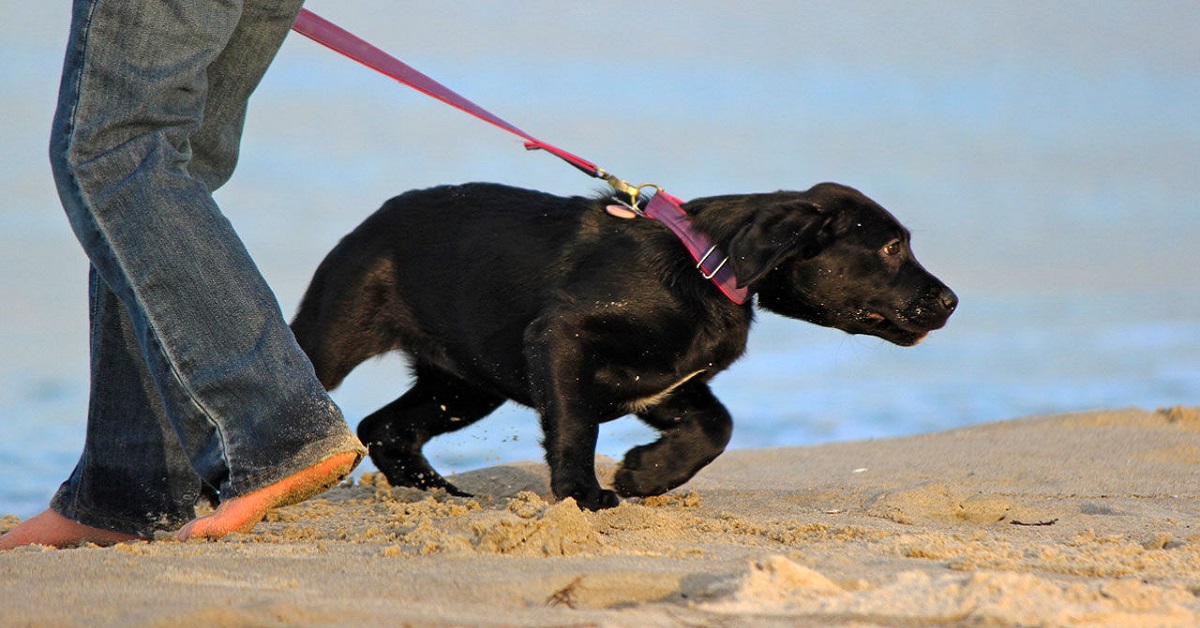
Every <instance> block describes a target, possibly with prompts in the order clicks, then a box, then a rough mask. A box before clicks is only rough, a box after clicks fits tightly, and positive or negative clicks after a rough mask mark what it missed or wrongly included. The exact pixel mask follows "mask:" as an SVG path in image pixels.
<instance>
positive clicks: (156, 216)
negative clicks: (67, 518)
mask: <svg viewBox="0 0 1200 628" xmlns="http://www.w3.org/2000/svg"><path fill="white" fill-rule="evenodd" d="M291 5H292V10H291V11H290V12H291V15H292V16H294V14H295V10H297V9H298V3H296V2H292V3H291ZM241 19H242V13H241V7H239V6H236V4H235V3H228V2H213V1H200V0H191V1H182V0H180V1H177V2H158V1H156V2H110V1H106V0H78V1H77V3H76V12H75V16H74V22H73V28H72V31H73V34H72V38H71V46H70V48H69V49H68V55H67V64H66V67H65V69H64V80H63V92H62V95H61V98H60V107H59V112H58V116H56V123H55V131H54V141H53V142H52V147H51V160H52V165H53V166H54V172H55V178H56V182H57V183H58V185H59V192H60V196H61V197H62V200H63V205H64V207H65V209H66V211H67V214H68V216H69V217H70V219H71V223H72V227H73V228H74V230H75V232H76V234H77V236H78V237H79V239H80V242H81V243H82V244H83V246H84V249H85V251H86V252H87V253H88V257H89V259H91V260H92V263H93V265H94V266H95V268H96V269H97V271H98V273H99V275H100V277H101V278H102V280H103V282H104V283H105V284H106V285H107V286H108V287H109V288H111V289H112V290H113V292H114V293H115V294H116V296H117V297H118V298H119V299H120V300H121V302H122V303H123V304H124V305H125V307H126V308H127V309H128V312H129V315H130V322H131V326H132V329H133V333H134V334H135V336H136V338H137V339H138V342H139V345H140V347H141V349H142V353H143V355H144V357H145V359H146V361H147V367H148V371H149V373H151V375H152V378H153V381H154V383H155V386H156V391H157V393H158V395H159V396H160V397H161V398H162V399H163V400H164V402H165V403H164V408H165V411H166V415H167V417H168V418H169V420H170V422H171V424H172V426H173V428H174V430H175V432H176V434H177V435H178V437H179V440H180V443H181V445H182V451H183V452H184V453H185V455H186V457H187V458H188V460H189V461H190V466H191V467H192V469H193V470H194V471H195V472H196V474H197V475H198V477H199V478H200V479H201V480H202V481H203V482H205V483H206V484H208V485H209V486H211V487H213V488H215V489H217V490H218V491H219V493H220V496H221V498H222V500H223V502H225V503H223V506H224V505H226V504H228V503H231V502H233V500H234V499H235V498H239V497H254V500H252V501H256V505H255V507H254V508H250V509H248V512H249V513H250V514H249V515H246V514H245V513H246V512H247V509H245V508H230V509H226V510H227V511H236V512H237V513H239V514H237V516H236V517H233V518H232V519H229V520H228V521H227V522H225V523H221V519H222V518H221V517H220V516H218V517H217V521H216V522H215V523H218V524H220V525H213V526H203V525H202V526H199V528H197V526H194V525H193V526H191V528H190V530H191V531H192V532H196V531H197V530H199V532H200V533H201V534H198V535H202V536H209V537H212V536H219V535H220V533H222V530H226V531H232V530H234V529H242V528H244V527H245V525H246V523H245V521H244V519H246V517H247V516H249V517H250V518H254V517H255V516H258V517H260V516H261V514H258V512H259V511H260V510H261V511H263V512H265V508H262V505H263V504H270V505H276V504H280V503H286V502H289V501H295V500H296V499H298V498H301V497H304V496H307V495H308V494H311V492H312V491H313V490H315V489H314V487H320V488H324V487H326V486H328V485H329V484H331V483H334V482H336V481H337V479H338V477H339V476H340V475H341V474H343V473H344V472H348V471H349V469H350V468H351V467H352V466H353V465H354V464H355V463H356V462H357V461H358V459H359V458H360V457H361V454H362V447H361V445H360V444H359V443H358V442H357V440H356V439H355V438H354V437H353V434H352V433H351V432H350V431H349V428H348V426H347V425H346V424H345V420H344V419H343V418H342V416H341V414H340V412H339V411H338V409H337V408H336V406H334V405H333V403H332V401H331V400H330V399H329V398H328V396H327V395H326V394H325V392H324V390H323V389H322V388H321V387H320V384H319V383H318V382H317V381H316V378H315V376H314V375H313V373H312V368H311V365H310V364H309V363H308V361H307V359H306V358H305V357H304V355H303V353H302V352H301V351H300V350H299V348H298V347H297V346H296V344H295V341H294V339H293V338H292V336H291V333H290V331H289V330H288V328H287V325H286V323H285V321H284V320H283V317H282V313H281V312H280V311H279V309H278V305H277V304H276V302H275V300H274V296H273V295H272V294H271V292H270V290H269V289H268V288H267V286H266V284H265V282H264V281H263V280H262V277H261V275H260V274H259V273H258V271H257V269H256V268H255V266H254V264H253V262H252V261H251V260H250V258H249V255H248V253H247V252H246V251H245V248H244V246H243V245H242V243H241V241H240V239H239V238H238V237H237V235H236V233H234V231H233V229H232V227H231V225H230V224H229V223H228V221H227V220H226V219H225V218H224V217H223V216H222V215H221V213H220V211H219V209H218V208H217V207H216V205H215V203H214V201H213V200H212V197H211V194H210V191H211V187H215V185H218V184H219V183H220V182H221V181H222V180H223V179H224V177H225V176H227V175H224V174H222V175H214V174H204V173H199V174H200V176H203V177H204V178H205V179H208V181H203V180H201V179H199V178H197V176H193V175H192V174H191V172H190V171H189V167H190V162H191V157H192V150H193V145H192V143H191V138H192V136H193V135H196V134H198V133H199V132H200V129H201V128H202V123H203V120H204V112H205V106H206V98H207V97H208V95H209V90H210V89H211V88H212V85H213V83H212V81H210V79H209V76H208V68H209V66H210V65H211V64H213V63H214V61H215V60H216V59H217V58H218V57H219V56H220V55H221V54H222V51H224V50H225V49H226V47H227V44H228V43H230V42H231V40H232V39H234V37H235V32H236V31H237V30H238V29H239V28H241V27H240V26H239V20H241ZM289 25H290V19H288V18H287V16H284V19H282V20H277V22H276V23H274V24H270V25H267V26H266V27H264V28H267V29H268V30H270V29H274V30H273V32H274V43H273V46H274V47H270V46H267V47H264V48H262V49H260V50H258V51H257V55H258V58H259V60H260V64H261V66H262V67H265V65H266V64H267V63H269V61H270V58H271V56H272V55H273V54H274V52H275V50H276V49H277V47H278V42H279V41H280V40H282V37H283V35H284V34H286V31H287V28H288V26H289ZM268 39H270V38H266V37H263V36H261V35H260V36H259V37H257V38H256V41H258V42H260V43H262V42H264V41H266V40H268ZM246 56H247V57H249V56H252V55H249V54H247V55H246ZM251 75H252V76H253V80H254V81H257V76H258V75H261V70H259V71H257V72H256V73H251ZM250 89H252V86H251V88H250ZM250 89H244V91H245V93H248V92H249V91H250ZM232 118H234V119H237V118H238V116H232ZM238 128H240V120H239V122H238ZM218 144H219V143H218ZM234 144H236V142H234ZM196 163H197V166H198V168H200V169H203V168H208V170H207V172H208V173H213V172H217V171H218V170H219V168H212V167H209V166H208V164H210V163H214V161H212V160H198V161H197V162H196ZM231 167H232V166H229V168H231ZM210 184H212V185H211V186H210ZM97 449H99V450H103V451H105V453H104V454H103V455H107V456H122V455H129V453H130V452H125V451H116V450H111V449H110V448H106V447H104V446H100V447H97ZM331 460H332V461H334V463H335V464H332V465H329V464H325V463H328V462H330V461H331ZM326 467H330V468H326ZM297 474H301V475H304V476H306V478H305V480H304V481H295V480H294V477H295V476H296V475H297ZM281 483H282V484H281ZM277 485H281V486H282V488H280V487H279V486H277ZM273 487H274V488H273ZM268 489H271V490H268ZM264 490H266V491H267V493H268V495H267V496H266V497H262V493H261V492H262V491H264ZM280 492H282V493H283V494H282V495H279V494H277V493H280ZM221 510H222V509H221V508H218V513H217V514H218V515H220V514H221ZM60 514H61V513H60ZM235 520H236V521H235ZM254 521H255V522H256V521H257V519H255V520H254ZM209 523H214V522H213V521H212V520H211V519H210V520H209ZM249 525H253V522H251V523H249ZM196 535H197V534H193V536H196ZM184 536H188V535H184Z"/></svg>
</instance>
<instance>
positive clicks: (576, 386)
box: [525, 317, 621, 510]
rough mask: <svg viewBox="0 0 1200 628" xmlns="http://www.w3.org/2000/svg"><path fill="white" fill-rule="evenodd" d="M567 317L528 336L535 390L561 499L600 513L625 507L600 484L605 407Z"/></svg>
mask: <svg viewBox="0 0 1200 628" xmlns="http://www.w3.org/2000/svg"><path fill="white" fill-rule="evenodd" d="M573 329H578V327H577V326H573V325H571V324H570V323H569V322H568V321H567V320H565V319H564V317H544V318H542V319H539V320H537V321H535V322H534V323H533V324H532V325H531V326H530V327H529V329H528V331H527V332H526V337H525V339H526V344H525V347H526V349H525V352H526V360H527V362H528V369H529V389H530V393H531V395H532V397H533V401H534V404H535V407H536V409H537V411H538V414H539V415H540V417H541V422H542V434H543V438H544V440H543V441H542V445H543V447H544V448H545V449H546V463H547V464H548V465H549V466H550V487H551V489H553V491H554V495H555V497H558V498H559V499H565V498H567V497H571V498H573V499H574V500H575V502H576V503H577V504H579V506H580V507H581V508H587V509H588V510H600V509H601V508H612V507H613V506H616V505H617V504H619V503H620V502H621V499H620V498H619V497H617V494H616V493H615V492H613V491H610V490H605V489H603V488H601V487H600V483H599V482H598V481H597V480H596V467H595V459H596V438H597V436H598V435H599V431H600V422H601V420H602V419H603V418H605V417H603V416H602V414H603V412H604V409H603V408H599V407H597V403H596V402H594V401H592V395H591V394H589V393H591V392H592V388H593V387H592V385H591V384H592V381H593V373H594V372H595V368H594V367H593V365H592V361H591V359H590V356H588V355H587V352H586V351H584V350H583V347H582V346H581V345H580V342H579V337H578V336H577V335H576V334H575V333H574V332H573V331H570V330H573Z"/></svg>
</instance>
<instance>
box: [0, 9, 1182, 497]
mask: <svg viewBox="0 0 1200 628" xmlns="http://www.w3.org/2000/svg"><path fill="white" fill-rule="evenodd" d="M59 4H66V3H57V4H56V3H46V4H28V3H16V2H15V1H13V0H0V9H6V10H5V14H6V15H8V16H10V17H11V18H12V19H11V20H5V22H4V24H3V25H0V40H2V41H4V42H5V45H4V53H3V56H0V76H3V77H4V81H3V82H0V106H2V107H3V112H4V119H3V121H0V146H2V147H3V151H0V181H2V182H3V186H2V187H0V190H2V192H3V193H2V194H0V299H2V300H3V307H2V308H0V514H2V513H15V514H18V515H21V516H28V515H30V514H33V513H35V512H37V511H38V510H39V509H40V508H42V507H44V506H45V503H46V501H47V499H48V498H49V497H50V495H51V494H52V493H53V491H54V489H55V488H56V486H57V485H58V483H59V482H61V481H62V480H63V479H65V478H66V476H67V475H68V474H69V473H70V470H71V468H72V467H73V465H74V463H75V460H76V459H77V457H78V455H79V451H80V447H81V444H82V440H83V433H84V415H85V413H86V405H87V381H88V367H87V346H86V339H87V331H86V325H87V322H86V318H87V317H86V307H85V299H86V283H85V281H86V273H87V270H86V269H87V262H86V259H85V258H84V257H83V255H82V253H81V252H80V250H79V247H78V245H77V244H76V243H75V242H74V240H73V238H72V236H71V234H70V230H69V228H68V227H67V225H66V220H65V218H64V217H63V216H62V212H61V209H60V208H59V206H58V202H57V199H56V197H55V194H54V188H53V184H52V182H51V179H50V174H49V168H48V166H47V165H46V159H45V156H44V155H45V145H46V134H47V129H48V126H49V119H50V116H51V113H52V110H53V107H54V98H55V92H56V88H57V76H58V70H59V65H60V60H61V55H62V46H63V42H64V40H65V34H66V25H67V21H68V19H69V15H68V14H69V10H68V8H67V7H65V6H59ZM308 6H309V7H310V8H312V9H313V10H316V11H317V12H319V13H322V14H323V15H325V16H326V17H328V18H330V19H333V20H334V21H338V22H341V23H342V24H343V25H344V26H346V27H348V28H351V29H352V30H356V31H359V32H361V33H362V34H364V35H365V36H367V37H369V38H370V39H372V40H373V41H375V42H376V43H377V44H378V45H380V46H381V47H383V48H385V49H388V50H390V51H392V52H394V53H396V54H398V55H399V56H401V57H403V58H405V60H407V61H408V62H410V63H411V64H413V65H415V66H417V67H418V68H421V69H423V70H425V71H426V72H428V73H430V74H433V75H434V76H436V77H438V78H440V79H442V80H444V81H445V82H447V83H448V84H450V86H451V87H452V88H455V89H457V90H458V91H460V92H462V93H464V94H465V95H467V96H468V97H471V98H473V99H475V100H477V101H478V102H480V104H483V105H484V106H487V107H489V108H492V109H494V110H495V111H496V112H497V113H499V114H501V115H502V116H505V117H507V118H509V119H510V121H512V122H513V123H515V124H517V125H518V126H521V127H522V128H525V130H527V131H530V132H532V133H534V134H535V135H538V136H539V137H541V138H542V139H544V140H546V141H549V142H551V143H555V144H559V145H562V146H563V147H565V148H567V149H568V150H571V151H573V152H577V153H579V154H581V155H583V156H584V157H586V158H589V159H593V160H596V161H598V162H599V163H600V164H601V165H602V166H604V167H606V168H608V169H610V170H612V171H614V172H617V173H618V174H619V175H622V176H625V177H626V178H629V179H633V180H636V181H637V182H639V183H640V182H641V181H643V180H654V181H656V182H658V183H660V184H662V185H664V186H665V187H666V188H667V189H668V190H669V191H671V192H672V193H674V194H675V195H677V196H682V197H685V198H689V197H695V196H703V195H709V194H724V193H734V192H754V191H769V190H773V189H780V188H791V189H803V188H807V187H808V186H810V185H812V184H813V183H816V182H819V181H822V180H834V181H839V182H842V183H846V184H849V185H853V186H855V187H858V188H859V189H861V190H863V191H864V192H866V193H867V194H868V195H870V196H872V197H873V198H875V199H876V200H878V201H880V202H881V203H883V204H884V205H885V206H887V207H889V208H890V209H891V210H892V211H893V213H895V214H896V215H897V216H898V217H899V218H900V219H901V220H902V221H903V222H904V223H905V224H906V225H908V226H909V227H910V228H911V229H912V230H913V232H914V243H913V246H914V249H915V251H916V254H917V256H918V258H919V259H921V260H922V262H923V263H924V264H925V266H926V267H927V268H929V269H930V270H931V271H932V272H934V273H935V274H937V275H938V276H939V277H941V278H942V279H943V280H945V281H946V283H948V284H949V285H950V286H951V287H953V288H954V289H955V290H956V291H957V292H958V293H959V296H960V297H961V305H960V308H959V311H958V312H957V313H955V315H954V316H953V317H952V318H951V320H950V323H949V324H948V325H947V327H946V328H945V329H943V330H940V331H938V332H935V333H934V334H932V335H931V336H930V337H929V338H928V339H927V340H926V341H925V342H924V343H922V344H921V345H919V346H917V347H912V348H900V347H895V346H892V345H889V344H887V343H885V342H883V341H880V340H877V339H874V338H867V337H851V336H847V335H845V334H843V333H841V332H838V331H834V330H829V329H823V328H819V327H816V326H813V325H809V324H806V323H800V322H797V321H791V320H786V319H783V318H780V317H777V316H773V315H770V314H766V313H760V315H759V320H758V322H757V324H756V326H755V328H754V329H753V331H752V333H751V340H750V346H749V348H748V351H747V354H746V356H745V358H743V359H742V360H741V361H740V362H739V363H737V364H735V365H734V366H733V367H732V368H731V369H730V370H728V371H727V372H725V373H723V374H721V375H720V376H719V377H718V378H717V379H716V381H715V383H714V389H715V391H716V393H717V394H718V396H719V397H720V398H721V399H722V400H723V401H724V402H725V403H726V405H727V406H728V407H729V409H730V410H731V412H732V414H733V415H734V417H735V424H736V425H735V430H734V436H733V442H732V443H731V447H736V448H746V447H776V446H802V445H810V444H814V443H821V442H828V441H835V440H848V439H861V438H882V437H890V436H897V435H905V434H914V433H921V432H928V431H933V430H943V429H952V428H956V427H961V426H966V425H971V424H976V423H981V422H988V421H997V420H1004V419H1009V418H1014V417H1020V416H1026V415H1031V414H1041V413H1053V412H1071V411H1079V410H1087V409H1094V408H1111V407H1125V406H1140V407H1144V408H1151V409H1153V408H1156V407H1161V406H1171V405H1179V404H1190V405H1196V404H1200V278H1198V275H1200V273H1197V271H1196V268H1197V266H1198V262H1200V255H1198V254H1197V253H1196V249H1197V245H1196V243H1197V242H1200V220H1198V219H1197V210H1198V207H1197V206H1198V205H1200V176H1197V175H1198V173H1200V142H1197V140H1196V138H1198V137H1200V115H1197V114H1196V112H1197V111H1200V66H1197V65H1196V64H1195V63H1194V60H1195V59H1198V58H1200V8H1197V6H1196V5H1194V3H1169V2H1164V3H1155V4H1153V5H1145V4H1143V3H1137V2H1125V3H1122V2H1112V3H1086V4H1079V5H1075V4H1070V3H1054V4H1051V5H1012V4H1011V3H1007V2H994V3H993V2H979V3H970V4H966V5H963V4H960V3H946V4H937V3H928V2H918V3H889V4H886V5H879V4H877V3H843V2H838V3H827V4H826V3H803V4H794V3H786V2H763V3H752V4H750V5H740V8H738V9H733V8H731V7H729V6H727V3H718V2H695V3H681V4H672V5H671V6H669V7H667V6H663V7H660V8H653V7H652V8H649V9H647V8H645V6H644V3H633V2H629V3H611V4H610V3H603V6H591V5H584V4H566V3H556V2H551V1H549V0H546V1H544V2H531V3H520V4H515V5H508V4H503V3H487V4H480V5H478V8H477V9H474V10H473V12H471V13H468V14H461V15H460V14H457V13H456V12H455V11H451V10H450V9H449V8H440V7H429V6H426V5H425V4H422V3H393V2H377V1H370V2H368V1H366V0H361V1H357V2H353V3H345V2H334V1H333V0H324V1H318V0H313V1H311V2H309V3H308ZM622 7H624V8H625V9H628V10H629V11H631V12H632V13H631V15H635V16H636V19H632V20H614V19H613V16H614V15H616V14H620V13H621V11H622ZM1114 41H1120V42H1121V43H1120V45H1113V43H1112V42H1114ZM471 180H486V181H496V182H501V183H508V184H512V185H519V186H525V187H533V188H539V189H544V190H548V191H552V192H556V193H561V194H591V193H593V192H594V191H595V190H596V189H598V187H597V184H596V183H595V182H593V181H591V180H588V179H586V178H583V177H581V176H580V175H579V174H578V173H577V172H575V171H574V170H572V169H570V168H567V167H565V166H563V165H562V164H560V163H558V162H557V161H556V160H554V159H553V158H550V157H548V156H546V155H542V154H524V153H523V152H522V150H521V146H520V143H519V142H518V141H515V140H513V139H512V138H510V137H508V136H507V135H505V134H503V133H502V132H500V131H497V130H495V129H492V128H491V127H489V126H487V125H484V124H482V123H479V122H477V121H475V120H473V119H470V118H467V117H465V116H464V115H462V114H460V113H458V112H455V111H452V110H449V109H448V108H445V107H444V106H441V105H438V104H436V103H434V102H433V101H431V100H428V99H426V98H424V97H423V96H420V95H418V94H416V93H415V92H411V91H408V90H406V89H405V88H402V87H401V86H399V85H397V84H395V83H393V82H391V81H389V80H387V79H383V78H381V77H378V76H375V75H373V74H371V73H370V72H369V71H367V70H365V69H363V68H361V67H359V66H357V65H355V64H353V63H351V62H349V61H345V60H343V59H340V58H338V57H336V56H335V55H333V54H332V53H330V52H328V51H325V50H324V49H321V48H320V47H318V46H316V45H314V44H311V43H310V42H307V41H304V40H302V39H300V38H297V37H293V38H291V39H290V40H289V41H288V42H287V43H286V44H285V46H284V48H283V50H282V51H281V53H280V57H279V58H278V60H277V61H276V64H275V65H274V66H273V68H272V70H271V72H270V73H269V74H268V76H267V79H266V80H265V81H264V83H263V85H262V87H261V89H260V90H259V92H258V94H256V96H255V99H254V101H253V105H252V112H251V116H250V119H249V120H248V123H247V131H246V136H245V140H244V142H243V156H242V161H241V164H240V165H239V170H238V172H237V174H236V175H235V177H234V179H233V181H231V182H230V184H229V185H227V186H226V187H225V188H223V189H222V190H221V191H219V193H218V200H219V201H220V202H221V204H222V207H223V208H224V209H225V211H226V213H227V214H228V215H229V216H230V218H231V220H233V221H234V224H235V225H236V226H237V227H238V229H239V231H240V233H241V234H242V235H243V237H244V239H245V240H246V243H247V245H248V247H249V248H250V250H251V252H252V253H253V254H254V256H255V258H256V259H257V260H258V262H259V264H260V266H261V267H262V270H263V273H264V274H265V275H266V276H267V279H268V281H269V282H270V283H271V284H272V286H274V287H275V289H276V292H277V295H278V296H279V299H280V302H281V305H282V306H283V309H284V311H285V312H287V313H289V314H290V313H291V312H292V311H294V309H295V306H296V303H297V301H298V299H299V297H300V295H301V294H302V292H303V290H304V287H305V285H306V283H307V281H308V279H309V277H310V276H311V273H312V270H313V269H314V268H315V266H316V264H317V263H318V262H319V261H320V259H321V257H322V256H323V255H324V253H325V252H327V251H328V250H329V249H330V248H331V247H332V246H333V244H334V243H336V241H337V239H338V238H339V237H340V236H341V235H343V234H345V233H346V232H348V231H349V230H350V229H351V228H353V226H354V225H355V224H357V222H358V221H360V220H361V219H362V218H363V217H365V216H366V215H367V214H368V213H370V212H371V211H373V210H374V209H375V208H376V207H377V206H378V205H379V204H380V203H381V202H382V201H384V200H385V199H387V198H388V197H390V196H392V195H395V194H398V193H400V192H402V191H404V190H406V189H411V188H415V187H422V186H428V185H435V184H441V183H457V182H463V181H471ZM630 342H638V339H637V338H631V339H630ZM408 381H409V379H408V373H407V369H406V366H405V364H404V362H403V360H402V359H401V358H400V357H399V356H384V357H382V358H379V359H377V360H374V361H372V362H369V363H368V364H366V365H364V366H362V367H360V368H359V369H358V370H357V371H356V372H355V373H353V374H352V375H351V377H350V378H349V379H348V380H347V382H346V383H345V385H344V386H343V387H342V388H340V389H339V390H337V391H336V392H335V394H334V397H335V399H336V400H337V401H338V402H339V404H341V406H342V407H343V409H344V410H345V411H346V414H347V416H348V418H349V419H350V421H351V422H352V423H353V422H356V421H357V420H358V419H360V418H361V417H363V416H365V415H366V414H368V413H370V412H372V411H373V410H375V409H376V408H378V407H379V406H381V405H383V404H385V403H387V402H389V401H391V400H392V399H394V398H395V397H396V396H398V395H399V394H401V393H402V392H403V391H404V390H405V388H406V385H407V383H408ZM653 438H654V433H653V432H652V431H650V430H648V429H646V428H645V427H643V426H640V425H639V424H638V423H637V422H636V420H634V419H631V418H626V419H621V420H618V421H615V422H613V423H611V424H608V425H605V426H604V427H603V430H602V438H601V443H600V445H599V448H598V449H599V452H600V453H602V454H605V455H608V456H612V457H614V458H619V457H620V456H621V455H622V453H623V452H624V451H625V450H626V449H628V448H630V447H631V446H634V445H636V444H639V443H642V442H646V441H648V440H651V439H653ZM539 439H540V432H539V428H538V425H537V418H536V416H535V415H534V414H533V413H532V412H530V411H529V410H527V409H522V408H518V407H514V406H511V405H509V406H505V407H503V408H502V409H501V410H499V411H498V412H497V413H496V414H495V415H494V416H492V417H489V418H488V419H486V420H484V421H481V422H480V423H478V424H477V425H475V426H473V427H471V428H468V429H465V430H462V431H461V432H458V433H455V434H453V435H447V436H444V437H441V438H439V439H436V440H435V441H434V442H433V443H431V444H430V445H429V447H427V452H428V454H429V457H430V458H431V460H432V461H433V464H434V466H435V467H437V468H438V469H440V470H441V471H443V472H446V473H449V472H454V471H461V470H466V469H471V468H477V467H480V466H484V465H490V464H497V463H501V462H504V461H511V460H527V459H539V458H540V457H541V455H542V453H541V447H540V445H539ZM1064 446H1070V444H1069V443H1064ZM364 468H368V469H369V468H370V467H369V465H368V466H365V467H364Z"/></svg>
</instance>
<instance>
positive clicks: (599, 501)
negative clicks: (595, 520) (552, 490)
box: [568, 487, 621, 511]
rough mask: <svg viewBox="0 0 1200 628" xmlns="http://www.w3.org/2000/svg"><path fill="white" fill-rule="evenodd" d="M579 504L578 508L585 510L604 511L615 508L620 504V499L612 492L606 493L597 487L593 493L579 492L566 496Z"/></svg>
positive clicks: (606, 491)
mask: <svg viewBox="0 0 1200 628" xmlns="http://www.w3.org/2000/svg"><path fill="white" fill-rule="evenodd" d="M568 497H571V498H573V499H574V500H575V503H576V504H579V507H580V508H586V509H587V510H592V511H595V510H604V509H605V508H616V507H617V506H618V505H619V504H620V503H621V498H620V496H618V495H617V494H616V492H614V491H608V490H605V489H602V488H599V487H597V488H596V490H594V491H588V492H586V493H584V492H579V493H577V494H574V495H568Z"/></svg>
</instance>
